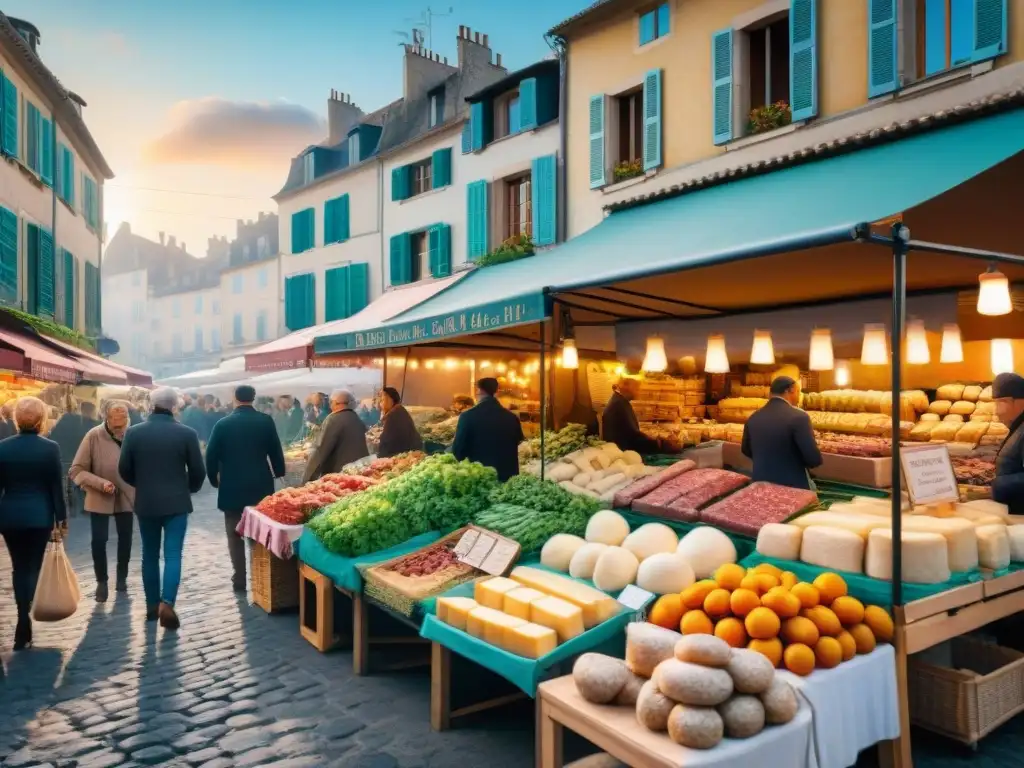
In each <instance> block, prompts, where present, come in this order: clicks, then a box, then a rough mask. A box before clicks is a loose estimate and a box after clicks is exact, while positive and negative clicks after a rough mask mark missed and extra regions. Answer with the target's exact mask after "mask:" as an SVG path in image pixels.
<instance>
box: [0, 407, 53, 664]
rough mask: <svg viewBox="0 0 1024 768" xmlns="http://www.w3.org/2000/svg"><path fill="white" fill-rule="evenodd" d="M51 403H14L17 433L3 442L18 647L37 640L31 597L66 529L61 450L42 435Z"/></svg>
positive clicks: (3, 497)
mask: <svg viewBox="0 0 1024 768" xmlns="http://www.w3.org/2000/svg"><path fill="white" fill-rule="evenodd" d="M45 420H46V405H45V403H43V401H42V400H40V399H39V398H36V397H23V398H21V399H20V400H18V404H17V405H16V406H15V408H14V421H15V424H17V427H18V434H17V435H15V436H13V437H9V438H7V439H6V440H3V441H0V536H2V537H3V539H4V543H5V544H6V545H7V552H8V553H9V554H10V556H11V570H12V571H13V575H12V581H13V582H14V601H15V604H16V605H17V609H18V624H17V627H16V628H15V630H14V650H16V651H20V650H22V649H24V648H27V647H29V646H30V645H31V644H32V619H31V609H32V598H33V597H34V595H35V592H36V582H37V581H38V580H39V571H40V569H41V568H42V565H43V555H44V554H45V553H46V545H47V542H49V540H50V537H51V536H52V535H54V532H55V529H58V528H59V529H60V531H61V533H63V532H66V530H67V508H66V507H65V504H64V487H63V479H64V472H63V469H62V467H61V461H60V449H59V448H58V447H57V444H56V443H55V442H53V441H52V440H47V439H46V438H45V437H41V436H40V434H39V431H40V428H41V427H42V425H43V422H44V421H45Z"/></svg>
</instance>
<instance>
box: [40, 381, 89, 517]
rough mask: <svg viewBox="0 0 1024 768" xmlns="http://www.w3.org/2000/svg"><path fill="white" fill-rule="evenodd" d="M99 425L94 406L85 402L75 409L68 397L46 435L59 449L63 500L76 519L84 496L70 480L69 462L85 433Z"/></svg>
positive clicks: (72, 400)
mask: <svg viewBox="0 0 1024 768" xmlns="http://www.w3.org/2000/svg"><path fill="white" fill-rule="evenodd" d="M99 423H100V422H99V421H98V420H97V419H96V406H95V405H93V404H92V403H90V402H87V401H86V402H82V403H81V404H80V405H79V406H78V408H77V409H76V408H75V405H74V399H73V398H71V397H69V398H68V401H67V410H66V411H65V412H64V413H63V414H62V415H61V416H60V417H59V418H58V419H57V423H56V424H55V425H54V427H53V429H52V430H50V433H49V435H48V437H49V438H50V439H51V440H53V442H55V443H56V444H57V447H58V448H60V460H61V466H62V467H63V469H64V477H65V494H66V496H65V498H66V501H67V504H68V511H69V512H70V514H71V517H76V516H77V515H79V514H80V513H81V512H82V511H83V506H84V502H85V494H84V493H82V490H81V489H80V488H79V487H78V486H77V485H75V484H74V483H73V482H71V480H70V476H69V474H68V473H69V472H70V471H71V462H73V461H74V460H75V454H77V453H78V448H79V446H80V445H81V444H82V441H83V440H84V439H85V435H86V433H87V432H88V431H89V430H90V429H92V428H93V427H95V426H96V425H98V424H99Z"/></svg>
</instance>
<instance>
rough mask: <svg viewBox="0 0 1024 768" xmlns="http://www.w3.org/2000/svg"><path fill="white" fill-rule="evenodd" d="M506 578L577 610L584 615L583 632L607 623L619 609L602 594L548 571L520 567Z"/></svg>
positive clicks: (619, 605)
mask: <svg viewBox="0 0 1024 768" xmlns="http://www.w3.org/2000/svg"><path fill="white" fill-rule="evenodd" d="M509 578H511V579H513V580H515V581H518V582H519V583H520V584H523V585H525V586H527V587H532V588H533V589H536V590H539V591H540V592H544V593H545V594H548V595H551V596H552V597H558V598H561V599H562V600H565V601H566V602H569V603H572V604H573V605H576V606H578V607H579V608H580V610H582V611H583V626H584V627H585V628H586V629H590V628H591V627H596V626H597V625H598V624H600V623H601V622H602V621H607V620H608V619H610V618H611V617H612V616H614V615H615V614H616V613H618V612H619V610H620V609H621V608H622V606H621V604H620V603H619V602H618V601H617V600H615V598H613V597H609V596H608V595H606V594H605V593H604V592H601V591H600V590H598V589H594V588H593V587H588V586H587V585H586V584H580V583H579V582H578V581H573V580H572V579H569V578H566V577H565V576H559V575H558V574H557V573H551V572H550V571H541V570H539V569H537V568H529V567H527V566H525V565H520V566H517V567H516V568H514V569H513V570H512V573H510V574H509Z"/></svg>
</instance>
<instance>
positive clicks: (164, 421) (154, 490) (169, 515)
mask: <svg viewBox="0 0 1024 768" xmlns="http://www.w3.org/2000/svg"><path fill="white" fill-rule="evenodd" d="M150 402H151V403H152V405H153V413H152V414H150V417H149V418H148V419H146V421H145V422H143V423H142V424H137V425H135V426H134V427H129V428H128V431H127V432H125V436H124V442H123V443H122V444H121V458H120V459H119V460H118V464H117V471H118V474H120V475H121V479H123V480H124V481H125V482H126V483H128V485H130V486H132V487H134V488H135V516H136V517H137V518H138V519H139V534H140V535H141V537H142V586H143V589H144V590H145V593H146V620H147V621H153V620H155V619H157V618H159V619H160V624H161V625H162V626H163V627H164V628H165V629H177V628H178V626H179V621H178V615H177V614H176V613H175V612H174V601H175V599H176V598H177V596H178V585H179V584H180V582H181V551H182V548H183V547H184V545H185V531H186V529H187V528H188V516H189V515H190V514H191V513H192V494H193V493H198V492H199V490H200V489H201V488H202V487H203V481H204V480H206V469H205V467H204V466H203V452H202V450H201V449H200V447H199V438H198V436H197V435H196V433H195V430H193V429H191V428H190V427H186V426H185V425H184V424H179V423H178V422H177V421H175V419H174V409H175V408H177V405H178V393H177V392H175V391H174V390H173V389H171V388H170V387H163V388H161V389H158V390H156V391H155V392H154V393H153V394H152V395H151V396H150ZM161 540H162V546H163V555H164V573H163V582H162V584H161V580H160V549H161Z"/></svg>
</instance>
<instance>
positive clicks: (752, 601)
mask: <svg viewBox="0 0 1024 768" xmlns="http://www.w3.org/2000/svg"><path fill="white" fill-rule="evenodd" d="M760 605H761V598H759V597H758V596H757V592H753V591H751V590H749V589H742V588H741V589H737V590H736V591H735V592H733V593H732V596H731V597H730V598H729V608H730V609H731V610H732V615H733V616H739V617H740V618H741V619H742V618H743V617H744V616H746V615H747V614H748V613H750V612H751V611H752V610H754V609H755V608H757V607H759V606H760Z"/></svg>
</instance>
